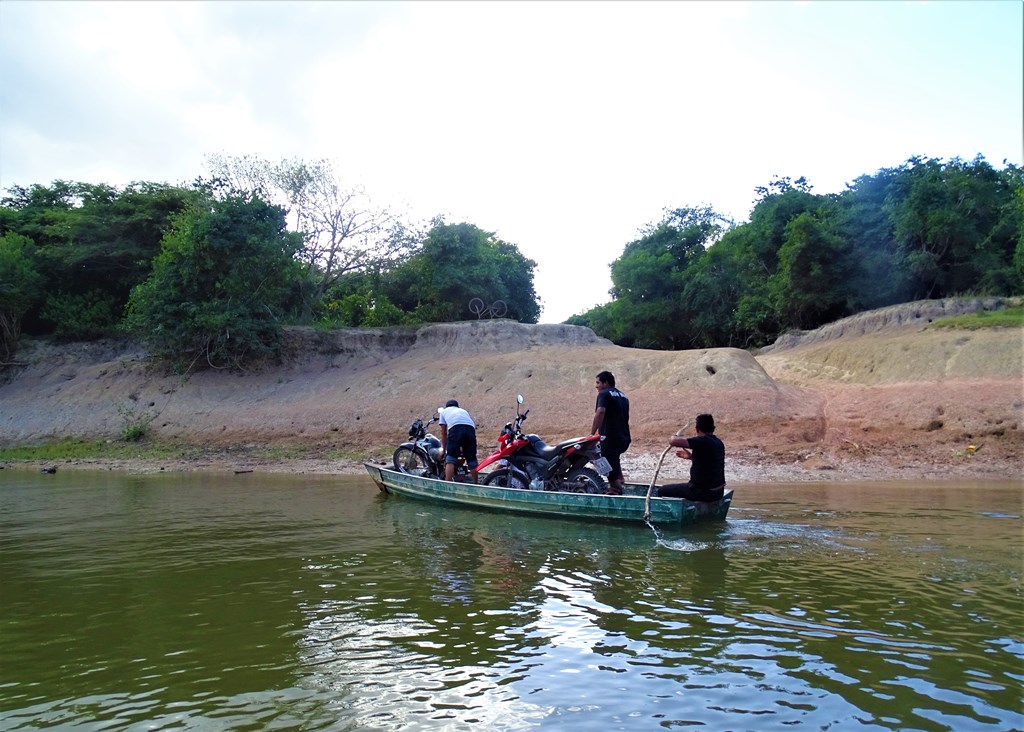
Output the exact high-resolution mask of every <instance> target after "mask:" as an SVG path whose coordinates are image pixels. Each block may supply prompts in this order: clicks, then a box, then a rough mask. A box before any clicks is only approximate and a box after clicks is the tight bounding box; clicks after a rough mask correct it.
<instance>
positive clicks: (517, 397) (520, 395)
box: [516, 394, 523, 404]
mask: <svg viewBox="0 0 1024 732" xmlns="http://www.w3.org/2000/svg"><path fill="white" fill-rule="evenodd" d="M516 403H518V404H522V403H523V395H522V394H516Z"/></svg>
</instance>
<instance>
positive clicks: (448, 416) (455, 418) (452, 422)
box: [437, 407, 476, 429]
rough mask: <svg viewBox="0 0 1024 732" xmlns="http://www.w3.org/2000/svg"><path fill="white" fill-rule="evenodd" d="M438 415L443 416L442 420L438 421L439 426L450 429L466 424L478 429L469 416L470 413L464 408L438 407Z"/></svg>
mask: <svg viewBox="0 0 1024 732" xmlns="http://www.w3.org/2000/svg"><path fill="white" fill-rule="evenodd" d="M437 413H438V414H440V415H441V417H440V419H438V423H439V424H443V425H447V426H448V427H449V428H452V427H455V426H456V425H460V424H465V425H469V426H470V427H472V428H473V429H476V422H474V421H473V418H472V417H470V416H469V412H467V411H466V410H465V409H463V408H462V407H438V409H437Z"/></svg>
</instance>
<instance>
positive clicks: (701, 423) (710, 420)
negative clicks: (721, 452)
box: [697, 414, 715, 435]
mask: <svg viewBox="0 0 1024 732" xmlns="http://www.w3.org/2000/svg"><path fill="white" fill-rule="evenodd" d="M697 431H698V432H703V433H704V434H705V435H711V434H714V432H715V418H714V417H712V416H711V415H710V414H698V415H697Z"/></svg>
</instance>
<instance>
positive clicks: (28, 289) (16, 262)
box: [0, 233, 44, 362]
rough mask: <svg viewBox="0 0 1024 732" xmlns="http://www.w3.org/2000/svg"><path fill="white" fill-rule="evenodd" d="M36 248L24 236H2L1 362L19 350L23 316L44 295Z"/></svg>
mask: <svg viewBox="0 0 1024 732" xmlns="http://www.w3.org/2000/svg"><path fill="white" fill-rule="evenodd" d="M43 281H44V280H43V276H42V275H41V274H40V273H39V269H38V266H37V260H36V252H35V246H34V245H33V244H32V240H31V239H29V238H28V237H25V236H21V235H20V234H14V233H10V234H5V235H3V236H0V361H3V362H7V361H10V359H11V358H12V357H13V356H14V354H15V352H16V351H17V350H18V341H19V339H20V338H21V319H22V316H24V314H25V313H26V312H27V311H28V310H29V308H31V307H32V305H33V304H35V302H36V301H37V300H38V299H39V297H40V296H41V294H42V287H43Z"/></svg>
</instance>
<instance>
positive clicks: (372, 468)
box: [364, 463, 732, 527]
mask: <svg viewBox="0 0 1024 732" xmlns="http://www.w3.org/2000/svg"><path fill="white" fill-rule="evenodd" d="M364 466H365V467H366V470H367V472H368V473H369V474H370V477H371V478H373V481H374V482H375V483H376V484H377V487H378V488H380V490H381V491H383V492H385V493H389V494H397V495H400V496H407V497H409V498H418V499H421V500H426V501H433V502H435V503H448V504H457V505H460V506H468V507H474V508H483V509H487V510H491V511H504V512H511V513H520V514H531V515H534V516H553V517H557V518H563V519H564V518H578V519H585V520H601V521H619V522H627V523H632V522H636V523H645V522H644V512H645V510H646V504H647V489H648V488H649V485H644V484H640V483H627V484H626V485H625V487H624V489H623V495H621V496H606V495H596V494H591V493H567V492H562V491H530V490H521V489H519V488H498V487H495V486H485V485H483V484H479V485H477V484H473V483H463V482H458V481H446V480H438V479H436V478H424V477H421V476H418V475H410V474H409V473H402V472H399V471H397V470H393V469H392V468H389V467H386V466H383V465H374V464H372V463H364ZM731 504H732V491H731V490H726V491H725V495H724V496H723V497H722V499H721V500H719V501H713V502H708V503H703V502H697V501H685V500H683V499H680V498H658V497H652V498H651V501H650V507H651V523H653V524H655V525H656V526H667V527H678V526H689V525H691V524H696V523H702V522H706V521H724V520H725V515H726V513H728V512H729V506H730V505H731Z"/></svg>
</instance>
